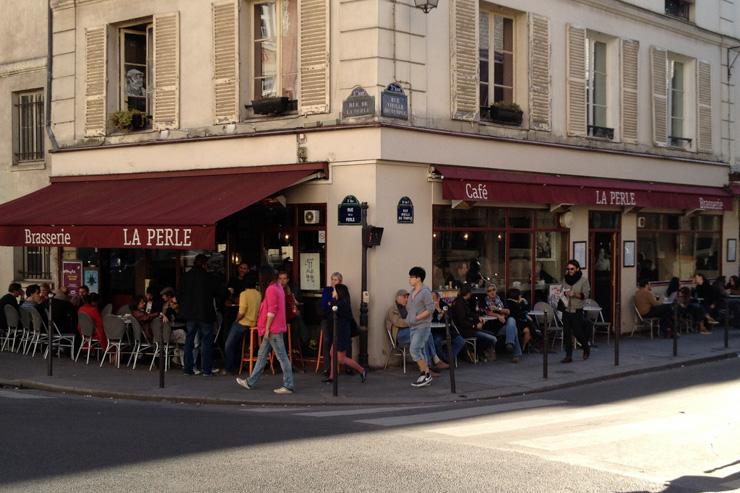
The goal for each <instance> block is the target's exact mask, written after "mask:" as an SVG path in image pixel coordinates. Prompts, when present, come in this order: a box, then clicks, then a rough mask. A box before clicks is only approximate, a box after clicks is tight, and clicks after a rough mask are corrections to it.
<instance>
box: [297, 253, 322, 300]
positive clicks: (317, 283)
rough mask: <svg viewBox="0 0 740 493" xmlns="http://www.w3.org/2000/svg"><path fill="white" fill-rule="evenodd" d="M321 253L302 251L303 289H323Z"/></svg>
mask: <svg viewBox="0 0 740 493" xmlns="http://www.w3.org/2000/svg"><path fill="white" fill-rule="evenodd" d="M320 272H321V254H320V253H301V289H302V290H303V291H317V290H319V289H321V279H320V275H319V274H320Z"/></svg>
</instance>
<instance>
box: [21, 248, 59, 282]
mask: <svg viewBox="0 0 740 493" xmlns="http://www.w3.org/2000/svg"><path fill="white" fill-rule="evenodd" d="M31 250H34V251H35V252H34V254H36V255H39V256H40V258H39V259H38V263H39V266H40V267H41V270H40V271H31V270H29V264H30V263H32V262H29V254H31V253H32V252H31ZM51 253H52V252H51V247H21V275H22V277H23V279H24V280H29V281H30V280H33V281H47V280H50V279H51V267H52V262H51Z"/></svg>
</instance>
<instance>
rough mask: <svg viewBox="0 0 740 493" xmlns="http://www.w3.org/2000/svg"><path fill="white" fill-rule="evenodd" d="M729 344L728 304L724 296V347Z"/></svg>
mask: <svg viewBox="0 0 740 493" xmlns="http://www.w3.org/2000/svg"><path fill="white" fill-rule="evenodd" d="M729 346H730V304H729V303H728V302H727V298H725V349H727V348H728V347H729Z"/></svg>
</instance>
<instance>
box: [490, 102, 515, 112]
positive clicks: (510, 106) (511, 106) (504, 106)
mask: <svg viewBox="0 0 740 493" xmlns="http://www.w3.org/2000/svg"><path fill="white" fill-rule="evenodd" d="M491 107H492V108H496V109H499V110H508V111H522V109H521V107H519V105H518V104H516V103H514V102H511V103H507V102H505V101H497V102H495V103H493V104H492V105H491Z"/></svg>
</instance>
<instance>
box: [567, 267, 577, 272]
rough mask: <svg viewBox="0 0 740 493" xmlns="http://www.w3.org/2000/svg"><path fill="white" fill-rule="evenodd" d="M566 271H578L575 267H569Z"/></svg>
mask: <svg viewBox="0 0 740 493" xmlns="http://www.w3.org/2000/svg"><path fill="white" fill-rule="evenodd" d="M566 270H567V271H568V272H575V271H576V269H575V267H568V268H567V269H566Z"/></svg>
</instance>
